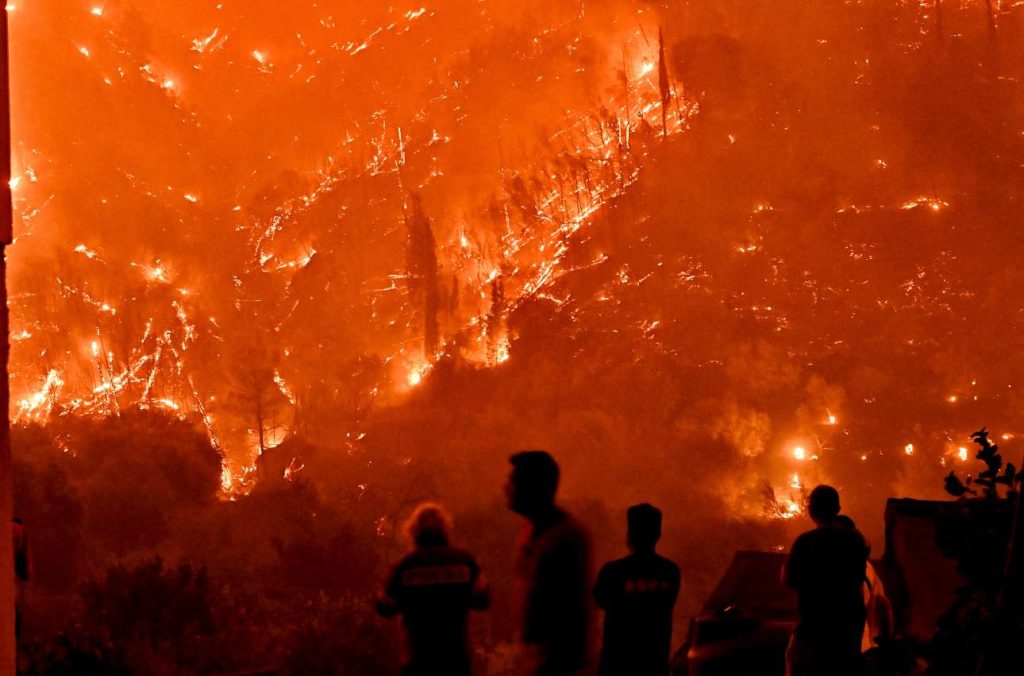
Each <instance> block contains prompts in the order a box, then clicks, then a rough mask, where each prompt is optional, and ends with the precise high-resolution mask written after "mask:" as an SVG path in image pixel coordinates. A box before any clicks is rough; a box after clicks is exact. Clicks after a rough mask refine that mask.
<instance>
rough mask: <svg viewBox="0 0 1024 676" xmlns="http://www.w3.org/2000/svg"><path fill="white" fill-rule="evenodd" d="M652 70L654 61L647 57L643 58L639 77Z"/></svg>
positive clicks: (648, 73)
mask: <svg viewBox="0 0 1024 676" xmlns="http://www.w3.org/2000/svg"><path fill="white" fill-rule="evenodd" d="M653 72H654V62H653V61H651V60H649V59H644V62H643V63H642V64H641V65H640V77H645V76H647V75H650V74H651V73H653Z"/></svg>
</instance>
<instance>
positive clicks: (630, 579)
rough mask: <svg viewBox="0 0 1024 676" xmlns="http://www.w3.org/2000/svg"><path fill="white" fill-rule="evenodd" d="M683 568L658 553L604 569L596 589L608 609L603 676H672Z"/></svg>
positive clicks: (624, 560)
mask: <svg viewBox="0 0 1024 676" xmlns="http://www.w3.org/2000/svg"><path fill="white" fill-rule="evenodd" d="M678 596H679V567H678V566H677V565H676V564H674V563H672V562H671V561H669V560H668V559H666V558H664V557H662V556H658V555H657V554H655V553H653V552H652V553H649V554H633V555H631V556H627V557H626V558H624V559H619V560H618V561H612V562H611V563H608V564H607V565H605V567H604V568H602V569H601V572H600V573H598V575H597V585H596V586H595V587H594V598H595V599H596V600H597V605H598V606H600V607H601V608H603V609H604V611H605V615H604V646H603V647H602V649H601V666H600V669H599V671H598V673H599V674H600V675H601V676H648V675H654V674H657V675H658V676H664V675H665V674H667V673H668V665H669V652H670V651H671V644H672V610H673V608H675V604H676V598H677V597H678Z"/></svg>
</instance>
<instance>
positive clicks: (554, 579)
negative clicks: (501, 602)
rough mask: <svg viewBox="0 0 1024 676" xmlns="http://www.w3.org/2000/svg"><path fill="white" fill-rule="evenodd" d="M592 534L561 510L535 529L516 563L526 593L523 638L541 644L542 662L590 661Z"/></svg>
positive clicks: (573, 664) (571, 665)
mask: <svg viewBox="0 0 1024 676" xmlns="http://www.w3.org/2000/svg"><path fill="white" fill-rule="evenodd" d="M590 552H591V544H590V534H589V533H588V532H587V530H586V528H585V527H584V526H583V525H582V524H581V523H580V522H579V521H577V520H576V519H575V518H573V517H572V516H570V515H568V514H566V513H564V512H561V511H560V512H558V514H557V515H556V516H555V518H554V520H553V522H552V523H550V524H549V525H548V526H547V527H546V528H543V529H540V530H538V529H536V528H532V529H530V530H529V531H528V532H527V534H526V536H525V537H524V538H523V541H522V544H521V546H520V550H519V557H518V560H517V562H516V573H517V575H518V577H519V578H520V583H521V585H522V594H523V610H522V613H523V615H522V618H523V625H522V626H523V641H524V642H525V643H527V644H533V645H535V646H536V647H537V648H538V649H539V651H540V654H541V660H542V666H544V667H545V668H548V669H565V670H569V669H577V668H579V667H581V666H583V665H585V664H586V662H587V652H588V648H589V633H590V622H591V617H592V612H591V605H590V582H591V574H592V573H591V570H592V569H591V553H590Z"/></svg>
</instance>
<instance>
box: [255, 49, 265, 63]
mask: <svg viewBox="0 0 1024 676" xmlns="http://www.w3.org/2000/svg"><path fill="white" fill-rule="evenodd" d="M252 58H254V59H256V62H257V63H258V64H260V65H261V66H262V65H263V64H265V63H266V62H267V57H266V55H265V54H264V53H263V52H261V51H260V50H258V49H254V50H252Z"/></svg>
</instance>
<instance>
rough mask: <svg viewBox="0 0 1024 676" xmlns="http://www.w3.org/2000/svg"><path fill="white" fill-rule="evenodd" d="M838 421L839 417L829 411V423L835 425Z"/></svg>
mask: <svg viewBox="0 0 1024 676" xmlns="http://www.w3.org/2000/svg"><path fill="white" fill-rule="evenodd" d="M837 422H839V420H838V418H836V417H835V416H834V415H833V414H831V413H829V414H828V424H829V425H835V424H836V423H837Z"/></svg>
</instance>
